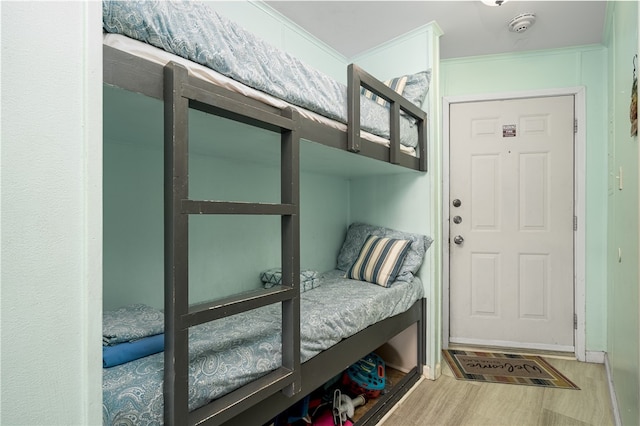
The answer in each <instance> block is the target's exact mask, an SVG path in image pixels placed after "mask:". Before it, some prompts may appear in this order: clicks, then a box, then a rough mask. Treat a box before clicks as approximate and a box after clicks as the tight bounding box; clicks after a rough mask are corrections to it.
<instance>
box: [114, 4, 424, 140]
mask: <svg viewBox="0 0 640 426" xmlns="http://www.w3.org/2000/svg"><path fill="white" fill-rule="evenodd" d="M102 13H103V27H104V30H105V31H106V32H110V33H117V34H122V35H125V36H127V37H130V38H133V39H136V40H140V41H143V42H145V43H148V44H151V45H153V46H155V47H158V48H160V49H163V50H165V51H167V52H170V53H173V54H175V55H178V56H181V57H183V58H186V59H189V60H191V61H193V62H196V63H198V64H201V65H204V66H206V67H209V68H211V69H213V70H215V71H217V72H219V73H221V74H223V75H225V76H227V77H230V78H233V79H234V80H237V81H239V82H241V83H243V84H245V85H247V86H250V87H252V88H254V89H257V90H261V91H263V92H266V93H268V94H270V95H272V96H275V97H277V98H280V99H282V100H285V101H287V102H289V103H291V104H293V105H296V106H299V107H302V108H305V109H308V110H311V111H313V112H316V113H318V114H320V115H322V116H325V117H328V118H331V119H334V120H337V121H340V122H342V123H346V122H347V87H346V86H345V85H343V84H341V83H339V82H337V81H335V80H333V79H332V78H330V77H328V76H327V75H325V74H323V73H321V72H319V71H317V70H315V69H313V68H311V67H309V66H308V65H306V64H304V63H303V62H302V61H300V60H298V59H297V58H295V57H293V56H291V55H289V54H288V53H286V52H284V51H282V50H280V49H278V48H276V47H274V46H272V45H270V44H269V43H267V42H265V41H263V40H261V39H259V38H258V37H256V36H255V35H254V34H252V33H250V32H249V31H246V30H245V29H243V28H242V27H240V26H238V25H237V24H236V23H234V22H232V21H230V20H228V19H226V18H225V17H223V16H221V15H219V14H218V13H216V12H215V11H214V10H212V9H211V6H208V5H206V4H204V3H202V2H196V1H185V2H173V1H121V0H120V1H116V0H103V3H102ZM427 84H428V83H427ZM360 99H361V103H360V104H361V106H360V110H361V111H360V113H361V120H360V121H361V127H362V129H363V130H366V131H368V132H370V133H373V134H375V135H378V136H381V137H384V138H386V139H388V138H389V109H388V108H386V107H384V106H381V105H379V104H378V103H376V102H374V101H372V100H370V99H368V98H366V97H365V96H361V98H360ZM400 134H401V143H402V144H403V145H406V146H409V147H416V145H417V129H416V126H415V123H414V122H413V120H408V119H406V118H404V117H403V118H402V119H401V120H400Z"/></svg>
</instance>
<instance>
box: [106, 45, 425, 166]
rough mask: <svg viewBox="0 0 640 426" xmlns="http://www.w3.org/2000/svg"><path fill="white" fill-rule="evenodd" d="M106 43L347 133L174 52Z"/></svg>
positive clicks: (404, 149)
mask: <svg viewBox="0 0 640 426" xmlns="http://www.w3.org/2000/svg"><path fill="white" fill-rule="evenodd" d="M103 44H104V45H106V46H110V47H112V48H114V49H118V50H121V51H124V52H127V53H129V54H132V55H135V56H137V57H140V58H144V59H146V60H148V61H152V62H155V63H157V64H160V65H162V66H164V65H166V64H167V63H168V62H170V61H174V62H177V63H179V64H181V65H183V66H185V68H187V70H188V71H189V73H190V74H191V75H194V76H197V77H198V78H200V79H202V80H204V81H207V82H210V83H213V84H215V85H217V86H220V87H223V88H225V89H227V90H230V91H232V92H236V93H239V94H241V95H244V96H247V97H249V98H252V99H256V100H258V101H260V102H263V103H265V104H267V105H270V106H273V107H275V108H278V109H283V108H286V107H292V108H295V109H296V110H298V112H299V113H300V115H301V116H303V117H305V118H307V119H310V120H314V121H316V122H318V123H321V124H323V125H326V126H329V127H332V128H335V129H338V130H340V131H342V132H346V131H347V126H346V125H345V124H343V123H340V122H339V121H335V120H331V119H329V118H326V117H323V116H321V115H319V114H316V113H314V112H312V111H309V110H306V109H303V108H300V107H297V106H294V105H291V104H289V103H288V102H285V101H283V100H281V99H278V98H275V97H273V96H271V95H268V94H266V93H264V92H261V91H259V90H255V89H253V88H251V87H248V86H245V85H244V84H242V83H239V82H237V81H235V80H233V79H231V78H229V77H226V76H224V75H222V74H220V73H218V72H216V71H214V70H212V69H210V68H207V67H205V66H202V65H200V64H197V63H195V62H192V61H189V60H187V59H184V58H182V57H180V56H177V55H174V54H172V53H169V52H166V51H164V50H162V49H158V48H157V47H154V46H151V45H149V44H146V43H143V42H141V41H138V40H134V39H132V38H129V37H126V36H123V35H120V34H111V33H105V34H104V37H103ZM360 137H361V138H363V139H366V140H368V141H371V142H375V143H377V144H380V145H384V146H387V147H388V146H389V141H388V140H387V139H384V138H381V137H379V136H376V135H373V134H371V133H368V132H364V131H361V132H360ZM400 150H401V151H402V152H404V153H405V154H409V155H412V156H416V150H415V149H414V148H410V147H406V146H404V145H400Z"/></svg>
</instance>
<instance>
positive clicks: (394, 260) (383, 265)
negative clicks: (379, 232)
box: [345, 235, 411, 287]
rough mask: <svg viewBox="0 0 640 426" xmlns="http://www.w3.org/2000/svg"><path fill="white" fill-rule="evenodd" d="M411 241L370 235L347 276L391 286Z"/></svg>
mask: <svg viewBox="0 0 640 426" xmlns="http://www.w3.org/2000/svg"><path fill="white" fill-rule="evenodd" d="M410 245H411V241H409V240H398V239H394V238H385V237H377V236H375V235H369V236H368V237H367V239H366V240H365V242H364V244H363V245H362V248H361V249H360V254H359V255H358V258H357V259H356V261H355V262H353V265H351V267H350V268H349V270H348V271H347V273H346V274H345V278H351V279H354V280H360V281H367V282H370V283H375V284H378V285H381V286H383V287H389V285H391V283H393V282H394V281H395V279H396V276H397V275H398V272H399V271H400V267H401V266H402V262H404V258H405V256H406V255H407V252H408V251H409V246H410Z"/></svg>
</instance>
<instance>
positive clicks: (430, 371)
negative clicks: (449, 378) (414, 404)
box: [422, 363, 442, 380]
mask: <svg viewBox="0 0 640 426" xmlns="http://www.w3.org/2000/svg"><path fill="white" fill-rule="evenodd" d="M441 374H442V366H441V364H440V363H437V364H436V366H435V368H431V367H430V366H428V365H423V366H422V375H423V376H424V378H425V379H427V380H436V379H437V378H438V377H440V375H441Z"/></svg>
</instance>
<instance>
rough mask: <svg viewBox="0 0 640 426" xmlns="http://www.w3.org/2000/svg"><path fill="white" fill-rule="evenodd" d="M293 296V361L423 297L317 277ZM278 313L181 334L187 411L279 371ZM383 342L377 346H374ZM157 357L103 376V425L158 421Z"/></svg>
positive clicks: (271, 309) (413, 288) (334, 275)
mask: <svg viewBox="0 0 640 426" xmlns="http://www.w3.org/2000/svg"><path fill="white" fill-rule="evenodd" d="M318 280H319V281H318V283H319V284H317V285H316V287H315V288H313V289H312V290H309V291H306V292H304V293H302V294H301V295H300V318H301V324H300V361H301V362H305V361H308V360H309V359H311V358H313V357H314V356H315V355H317V354H319V353H320V352H322V351H323V350H325V349H328V348H330V347H331V346H333V345H335V344H336V343H338V342H340V341H341V340H342V339H345V338H347V337H349V336H352V335H354V334H356V333H357V332H359V331H361V330H364V329H365V328H367V327H368V326H370V325H372V324H375V323H376V322H379V321H381V320H384V319H386V318H389V317H392V316H395V315H397V314H400V313H402V312H405V311H406V310H408V309H409V308H410V307H411V306H412V305H413V304H414V303H415V302H416V301H417V300H419V299H421V298H422V297H423V293H424V290H423V286H422V282H421V281H420V279H419V278H417V277H416V278H414V279H413V280H412V281H411V282H402V281H396V282H395V283H394V284H393V285H391V286H390V287H388V288H385V287H381V286H378V285H376V284H371V283H367V282H362V281H356V280H350V279H346V278H344V271H341V270H335V271H329V272H326V273H324V274H322V275H321V276H320V277H319V278H318ZM280 332H281V307H280V304H274V305H271V306H266V307H264V308H260V309H256V310H253V311H250V312H245V313H242V314H238V315H234V316H232V317H227V318H223V319H220V320H216V321H213V322H210V323H207V324H203V325H199V326H196V327H192V328H191V329H190V332H189V357H190V376H189V409H190V410H194V409H196V408H198V407H201V406H203V405H205V404H207V403H208V402H210V401H212V400H214V399H217V398H219V397H221V396H222V395H224V394H226V393H229V392H231V391H233V390H234V389H236V388H238V387H240V386H242V385H244V384H246V383H248V382H250V381H252V380H255V379H257V378H259V377H261V376H263V375H265V374H267V373H268V372H270V371H273V370H275V369H277V368H278V367H280V366H281V333H280ZM381 343H383V342H381ZM163 364H164V358H163V354H162V353H158V354H155V355H151V356H148V357H145V358H141V359H138V360H135V361H132V362H129V363H126V364H122V365H118V366H116V367H112V368H105V369H103V424H105V425H150V424H161V423H162V421H163V404H164V398H163V394H162V388H163V383H162V382H163Z"/></svg>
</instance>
